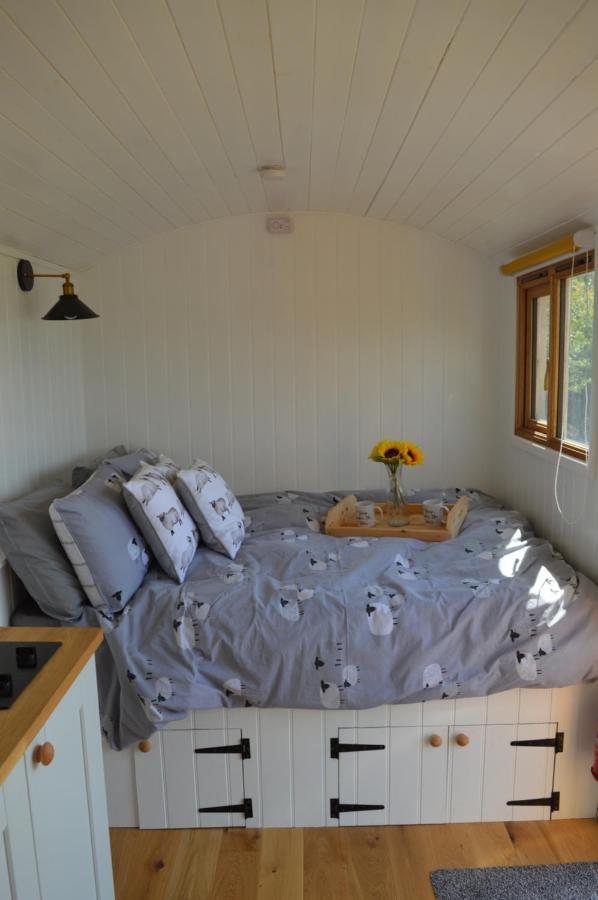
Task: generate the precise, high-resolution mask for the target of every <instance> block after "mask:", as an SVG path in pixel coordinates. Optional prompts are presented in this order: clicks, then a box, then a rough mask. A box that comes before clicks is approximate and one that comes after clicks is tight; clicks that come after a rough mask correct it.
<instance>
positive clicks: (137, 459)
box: [72, 444, 158, 488]
mask: <svg viewBox="0 0 598 900" xmlns="http://www.w3.org/2000/svg"><path fill="white" fill-rule="evenodd" d="M157 459H158V456H157V454H155V453H153V452H152V451H151V450H146V449H145V447H142V448H141V449H140V450H135V451H134V452H132V453H128V452H127V448H126V447H125V446H123V444H119V445H118V446H117V447H113V448H112V450H108V452H107V453H105V454H104V455H103V456H98V457H97V459H95V460H94V461H93V462H92V463H90V464H89V465H85V464H83V463H82V464H80V465H78V466H75V468H74V469H73V474H72V484H73V488H78V487H81V485H82V484H84V483H85V482H86V481H87V479H88V478H91V476H92V475H93V473H94V472H95V470H96V469H97V468H98V467H99V466H101V465H102V463H104V462H107V461H108V460H110V463H111V465H113V466H115V467H116V468H117V469H118V471H119V472H121V474H123V475H127V476H128V477H129V478H131V477H132V476H133V475H134V474H135V472H136V471H137V469H138V468H139V466H140V465H141V463H142V462H149V463H153V462H155V461H156V460H157Z"/></svg>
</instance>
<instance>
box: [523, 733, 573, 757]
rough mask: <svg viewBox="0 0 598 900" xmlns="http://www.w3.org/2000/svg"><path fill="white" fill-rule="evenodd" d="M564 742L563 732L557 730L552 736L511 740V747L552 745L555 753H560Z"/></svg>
mask: <svg viewBox="0 0 598 900" xmlns="http://www.w3.org/2000/svg"><path fill="white" fill-rule="evenodd" d="M564 744H565V732H564V731H557V733H556V735H555V736H554V737H553V738H538V739H537V740H533V739H530V740H526V741H511V747H554V752H555V753H562V752H563V747H564Z"/></svg>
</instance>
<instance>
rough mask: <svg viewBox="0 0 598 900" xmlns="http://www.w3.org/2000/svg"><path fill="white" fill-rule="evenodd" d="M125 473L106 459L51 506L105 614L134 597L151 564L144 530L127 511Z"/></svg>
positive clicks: (60, 535)
mask: <svg viewBox="0 0 598 900" xmlns="http://www.w3.org/2000/svg"><path fill="white" fill-rule="evenodd" d="M122 485H123V476H122V475H121V473H120V472H118V471H117V469H116V467H115V466H114V465H112V464H108V463H104V464H102V465H101V466H100V467H99V468H98V469H97V470H96V471H95V472H94V473H93V475H92V476H91V478H90V479H89V480H88V481H86V482H85V484H83V485H81V487H80V488H78V489H77V490H76V491H73V492H72V493H71V494H69V495H68V496H67V497H63V498H62V499H58V500H55V501H54V503H52V505H51V506H50V518H51V520H52V524H53V525H54V528H55V529H56V534H57V535H58V539H59V540H60V542H61V544H62V546H63V547H64V551H65V553H66V555H67V556H68V558H69V560H70V561H71V564H72V566H73V568H74V570H75V574H76V576H77V578H78V579H79V581H80V582H81V586H82V588H83V590H84V591H85V593H86V594H87V597H88V598H89V600H90V602H91V603H92V605H93V606H95V607H96V608H97V609H99V610H100V611H101V612H103V613H104V614H106V615H110V614H111V613H113V612H117V611H118V610H120V609H122V608H123V607H124V606H125V605H126V604H127V603H128V602H129V600H130V599H131V597H132V596H133V594H134V593H135V591H136V590H137V588H138V587H139V585H140V584H141V582H142V581H143V579H144V577H145V574H146V572H147V570H148V567H149V555H148V552H147V550H146V547H145V542H144V540H143V538H142V537H141V534H140V533H139V531H138V530H137V528H136V527H135V524H134V523H133V521H132V519H131V518H130V516H129V514H128V513H127V508H126V506H125V502H124V499H123V495H122Z"/></svg>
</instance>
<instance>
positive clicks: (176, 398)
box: [77, 213, 500, 493]
mask: <svg viewBox="0 0 598 900" xmlns="http://www.w3.org/2000/svg"><path fill="white" fill-rule="evenodd" d="M293 220H294V225H295V230H294V233H293V234H292V235H289V236H282V235H277V236H273V235H269V234H268V233H267V232H266V228H265V216H264V215H262V214H255V215H246V216H239V217H234V218H229V219H223V220H220V221H214V222H209V223H202V224H200V225H195V226H191V227H188V228H184V229H179V230H176V231H171V232H169V233H167V234H164V235H161V236H158V237H154V238H151V239H147V240H146V241H144V242H142V243H134V244H131V245H129V246H128V247H126V248H124V249H123V250H122V251H120V252H118V253H114V254H112V255H110V256H107V257H105V258H104V259H103V260H101V261H100V262H99V263H98V264H97V265H95V266H94V267H93V268H91V269H88V270H86V271H85V272H83V273H82V275H79V276H78V283H77V287H78V290H79V293H80V295H81V296H82V298H83V299H84V300H85V302H86V303H88V304H89V305H90V306H91V307H92V308H93V309H95V310H96V311H97V312H98V313H99V314H100V319H98V320H97V321H94V322H88V323H83V324H84V326H85V325H86V326H88V327H85V328H84V332H83V333H84V382H85V408H86V415H87V435H88V444H89V449H90V451H92V452H94V451H101V450H102V449H104V448H106V447H107V446H109V445H110V444H112V443H119V442H123V441H124V442H126V443H127V444H128V445H130V446H141V445H147V446H150V447H152V448H156V449H158V450H163V451H165V452H167V453H170V454H172V456H173V457H174V458H175V459H176V460H179V461H180V462H183V463H184V462H186V461H188V460H190V459H192V457H193V456H196V455H198V456H201V457H203V458H205V459H207V460H209V461H211V462H212V463H213V464H214V466H216V468H218V469H219V470H220V471H222V473H223V474H224V476H225V477H226V478H227V479H229V480H230V483H231V485H233V486H234V489H235V490H236V491H237V492H238V493H245V492H251V491H259V490H274V489H284V488H303V489H307V490H334V489H337V488H352V487H371V486H375V485H383V484H384V472H383V471H380V470H381V467H380V466H377V465H375V464H374V463H372V462H369V461H368V459H367V455H368V452H369V449H370V447H371V446H372V444H373V443H374V442H375V441H377V440H378V439H379V438H381V437H384V436H390V437H393V436H397V437H404V438H407V439H409V440H413V441H416V442H417V443H419V444H421V445H422V447H423V449H424V451H425V454H426V461H425V465H424V466H423V467H422V468H421V470H415V469H414V470H411V471H410V472H409V473H408V475H407V480H408V483H409V484H410V485H420V484H421V485H424V484H425V485H429V486H439V487H445V486H451V485H476V486H479V487H482V488H486V489H489V490H492V489H494V488H495V480H494V477H493V463H494V460H493V456H492V452H491V451H492V444H493V441H492V427H493V421H494V414H495V409H494V403H493V400H492V395H491V388H492V387H493V383H494V379H493V362H492V360H493V354H494V337H495V336H494V333H493V331H492V328H491V327H490V324H489V323H490V322H491V321H492V320H493V319H492V315H493V314H492V306H493V304H494V303H495V298H496V297H497V295H498V292H499V284H500V276H499V274H498V269H497V266H496V264H495V263H494V262H492V261H490V260H488V259H485V258H483V257H482V256H480V255H479V254H477V253H476V252H474V251H471V250H468V249H467V248H465V247H463V246H457V245H455V244H452V243H450V242H448V241H446V240H443V239H442V238H439V237H437V236H435V235H433V234H430V233H426V232H423V231H419V230H416V229H413V228H409V227H405V226H401V225H396V224H391V223H384V222H380V221H376V220H372V219H363V218H359V217H354V216H349V215H340V214H333V213H297V214H293Z"/></svg>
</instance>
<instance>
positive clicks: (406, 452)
mask: <svg viewBox="0 0 598 900" xmlns="http://www.w3.org/2000/svg"><path fill="white" fill-rule="evenodd" d="M369 458H370V459H373V461H374V462H381V463H384V465H385V466H389V467H391V468H394V469H398V467H399V466H421V464H422V463H423V461H424V454H423V453H422V450H421V447H418V446H417V444H412V443H410V442H409V441H378V443H377V444H374V446H373V447H372V449H371V450H370V457H369Z"/></svg>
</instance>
